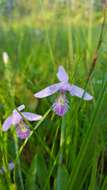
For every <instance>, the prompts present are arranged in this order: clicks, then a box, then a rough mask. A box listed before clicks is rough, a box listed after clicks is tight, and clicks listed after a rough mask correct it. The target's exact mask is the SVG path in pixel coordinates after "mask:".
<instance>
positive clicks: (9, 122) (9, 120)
mask: <svg viewBox="0 0 107 190" xmlns="http://www.w3.org/2000/svg"><path fill="white" fill-rule="evenodd" d="M11 125H12V116H9V117H8V118H7V119H6V120H5V121H4V123H3V128H2V130H3V131H7V130H8V129H9V128H10V126H11Z"/></svg>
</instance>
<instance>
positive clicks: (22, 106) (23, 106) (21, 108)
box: [17, 104, 25, 111]
mask: <svg viewBox="0 0 107 190" xmlns="http://www.w3.org/2000/svg"><path fill="white" fill-rule="evenodd" d="M17 109H18V111H22V110H24V109H25V105H24V104H22V105H20V106H18V107H17Z"/></svg>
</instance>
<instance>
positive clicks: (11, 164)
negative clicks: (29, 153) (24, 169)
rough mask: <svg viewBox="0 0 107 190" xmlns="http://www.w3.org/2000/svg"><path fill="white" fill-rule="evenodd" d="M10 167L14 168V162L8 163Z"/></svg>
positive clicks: (10, 168)
mask: <svg viewBox="0 0 107 190" xmlns="http://www.w3.org/2000/svg"><path fill="white" fill-rule="evenodd" d="M8 167H9V170H13V169H14V163H13V162H10V163H9V165H8Z"/></svg>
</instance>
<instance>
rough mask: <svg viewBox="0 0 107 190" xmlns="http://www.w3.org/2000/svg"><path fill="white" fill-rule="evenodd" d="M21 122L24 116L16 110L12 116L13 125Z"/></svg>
mask: <svg viewBox="0 0 107 190" xmlns="http://www.w3.org/2000/svg"><path fill="white" fill-rule="evenodd" d="M21 120H22V116H21V115H20V114H19V113H18V112H17V111H16V110H14V111H13V115H12V124H13V125H17V124H18V123H20V121H21Z"/></svg>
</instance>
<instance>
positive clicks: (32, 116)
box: [22, 112, 42, 121]
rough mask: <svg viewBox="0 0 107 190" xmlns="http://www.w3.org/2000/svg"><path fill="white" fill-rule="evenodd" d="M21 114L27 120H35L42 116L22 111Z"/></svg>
mask: <svg viewBox="0 0 107 190" xmlns="http://www.w3.org/2000/svg"><path fill="white" fill-rule="evenodd" d="M22 115H23V116H24V117H25V118H26V119H27V120H29V121H37V120H40V119H41V118H42V116H41V115H38V114H34V113H30V112H22Z"/></svg>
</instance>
